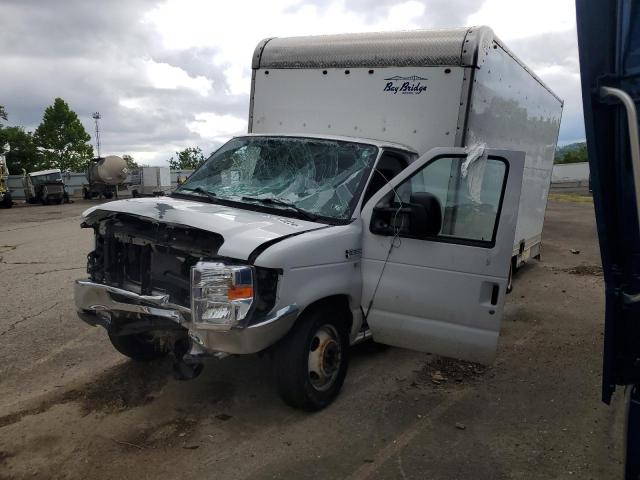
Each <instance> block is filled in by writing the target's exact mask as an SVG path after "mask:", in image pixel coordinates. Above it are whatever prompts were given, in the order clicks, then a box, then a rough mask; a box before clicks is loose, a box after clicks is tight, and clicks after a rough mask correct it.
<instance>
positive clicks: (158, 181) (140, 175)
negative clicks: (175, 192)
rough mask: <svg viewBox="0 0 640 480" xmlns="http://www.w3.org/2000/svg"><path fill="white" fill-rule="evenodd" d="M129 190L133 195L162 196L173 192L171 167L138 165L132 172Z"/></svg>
mask: <svg viewBox="0 0 640 480" xmlns="http://www.w3.org/2000/svg"><path fill="white" fill-rule="evenodd" d="M128 190H129V191H130V192H131V196H132V197H134V198H135V197H144V196H161V195H166V194H168V193H169V192H171V170H169V167H138V168H137V169H135V170H134V171H133V172H131V185H129V187H128Z"/></svg>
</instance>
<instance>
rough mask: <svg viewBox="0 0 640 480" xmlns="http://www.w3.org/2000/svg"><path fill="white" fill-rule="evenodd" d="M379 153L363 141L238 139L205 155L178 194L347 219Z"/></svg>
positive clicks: (289, 138)
mask: <svg viewBox="0 0 640 480" xmlns="http://www.w3.org/2000/svg"><path fill="white" fill-rule="evenodd" d="M377 153H378V149H377V147H375V146H373V145H366V144H362V143H353V142H345V141H336V140H326V139H316V138H297V137H241V138H236V139H233V140H231V141H229V142H228V143H227V144H226V145H224V146H223V147H222V148H220V149H219V150H218V151H216V152H215V153H214V154H213V155H212V156H211V157H209V159H208V160H207V161H206V163H205V164H204V165H203V166H202V167H201V168H199V169H198V170H197V171H196V172H195V173H194V174H193V175H191V177H190V178H189V179H188V180H187V181H186V182H185V183H184V184H183V185H182V186H181V187H180V188H179V189H178V190H176V193H193V192H195V193H196V194H197V195H201V196H208V197H209V198H215V199H220V200H232V201H237V202H243V203H248V204H260V205H262V206H267V207H269V208H274V209H278V210H282V212H283V213H294V214H295V213H298V214H300V213H308V215H307V216H308V217H312V216H320V217H328V218H333V219H340V220H347V219H349V218H350V217H351V214H352V212H353V209H354V208H355V205H356V203H357V202H358V198H359V196H360V192H361V191H362V189H363V187H364V183H365V182H366V179H367V177H368V175H369V172H370V170H371V167H372V166H373V163H374V162H375V159H376V156H377Z"/></svg>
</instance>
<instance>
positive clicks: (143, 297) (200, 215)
mask: <svg viewBox="0 0 640 480" xmlns="http://www.w3.org/2000/svg"><path fill="white" fill-rule="evenodd" d="M561 111H562V101H561V100H560V99H558V97H557V96H556V95H554V94H553V92H551V91H550V90H549V88H548V87H546V86H545V85H544V84H543V83H542V82H541V81H540V79H539V78H537V77H536V76H535V75H534V74H533V73H532V72H531V71H529V70H528V69H527V68H526V67H525V66H524V65H523V64H522V63H521V62H520V61H519V60H518V59H517V58H516V57H515V56H514V55H513V54H512V53H511V52H510V51H509V50H508V49H507V48H506V47H505V46H504V44H503V43H502V42H500V41H499V40H498V39H497V38H496V37H495V36H494V34H493V32H492V31H491V30H490V29H489V28H486V27H481V28H467V29H455V30H438V31H415V32H396V33H367V34H355V35H332V36H318V37H300V38H273V39H268V40H264V41H263V42H261V43H260V44H259V45H258V47H257V48H256V50H255V54H254V57H253V78H252V86H251V105H250V114H249V134H248V135H243V136H240V137H237V138H233V139H232V140H230V141H229V142H228V143H226V144H225V145H223V146H222V147H221V148H220V149H219V150H217V151H216V152H214V154H212V155H211V157H210V158H209V159H208V160H207V161H206V162H205V163H204V164H203V166H202V167H200V168H199V169H198V170H197V171H195V172H194V173H193V174H192V175H191V176H190V177H189V179H188V180H187V181H186V182H185V183H184V184H183V185H182V186H180V187H179V188H178V189H177V190H176V191H175V192H174V193H173V194H172V195H171V196H170V197H164V198H155V199H152V198H147V199H131V200H122V201H118V202H112V203H108V204H103V205H100V206H96V207H93V208H91V209H89V210H87V211H86V212H84V214H83V215H84V220H83V227H87V228H92V229H93V231H94V232H95V248H94V250H93V252H91V253H90V254H89V260H88V267H87V269H88V273H89V278H88V279H86V280H79V281H77V282H76V285H75V302H76V307H77V311H78V314H79V316H80V318H82V319H83V320H84V321H86V322H88V323H89V324H91V325H102V326H104V327H105V328H106V329H107V331H108V333H109V337H110V339H111V342H112V343H113V345H114V346H115V348H116V349H118V350H119V351H120V352H122V353H123V354H124V355H127V356H129V357H131V358H134V359H137V360H147V359H152V358H156V357H158V356H161V355H166V354H172V355H174V357H175V359H176V362H175V369H176V373H177V374H178V375H179V376H180V377H182V378H190V377H193V376H195V375H197V374H198V373H199V372H200V371H201V369H202V363H201V359H202V357H206V356H212V355H217V356H224V355H227V354H253V353H257V352H270V353H271V354H272V356H273V361H274V364H275V376H276V380H277V385H278V389H279V391H280V394H281V396H282V397H283V399H284V400H285V401H286V402H287V403H288V404H290V405H292V406H294V407H298V408H304V409H309V410H314V409H320V408H323V407H325V406H326V405H328V404H329V403H330V402H331V401H332V400H333V399H334V398H335V396H336V395H337V394H338V392H339V390H340V388H341V386H342V384H343V381H344V378H345V375H346V371H347V366H348V358H349V346H350V345H351V344H354V343H357V342H359V341H362V340H365V339H368V338H371V337H372V338H373V340H375V341H377V342H380V343H384V344H389V345H395V346H399V347H405V348H410V349H415V350H419V351H428V352H432V353H435V354H440V355H446V356H450V357H456V358H460V359H465V360H470V361H477V362H485V363H486V362H490V361H491V360H492V358H493V357H494V355H495V351H496V346H497V340H498V334H499V330H500V320H501V317H502V311H503V306H504V302H505V294H506V292H507V287H508V282H509V279H510V272H511V269H512V266H513V265H515V264H517V263H518V262H520V261H522V260H523V259H524V258H526V257H527V256H529V255H533V256H536V255H538V254H539V253H540V241H541V232H542V222H543V217H544V211H545V204H546V198H547V193H548V189H549V182H550V178H551V166H552V163H553V154H554V150H555V145H556V140H557V135H558V128H559V124H560V115H561ZM523 178H524V181H523ZM521 191H522V195H521Z"/></svg>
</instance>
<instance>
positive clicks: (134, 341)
mask: <svg viewBox="0 0 640 480" xmlns="http://www.w3.org/2000/svg"><path fill="white" fill-rule="evenodd" d="M109 340H111V344H112V345H113V347H114V348H115V349H116V350H117V351H119V352H120V353H121V354H123V355H125V356H127V357H129V358H130V359H132V360H135V361H136V362H149V361H151V360H156V359H158V358H162V357H165V356H167V354H168V353H169V352H168V351H167V349H166V348H163V347H162V346H161V345H159V344H158V343H157V342H155V341H154V338H153V336H152V335H150V334H148V333H137V334H135V335H111V334H109Z"/></svg>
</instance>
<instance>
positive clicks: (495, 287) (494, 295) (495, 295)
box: [491, 283, 500, 306]
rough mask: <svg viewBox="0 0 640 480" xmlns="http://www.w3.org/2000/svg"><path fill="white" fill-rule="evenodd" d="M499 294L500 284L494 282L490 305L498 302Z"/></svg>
mask: <svg viewBox="0 0 640 480" xmlns="http://www.w3.org/2000/svg"><path fill="white" fill-rule="evenodd" d="M499 295H500V286H499V285H498V284H497V283H494V284H493V288H492V289H491V305H493V306H495V305H497V304H498V296H499Z"/></svg>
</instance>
